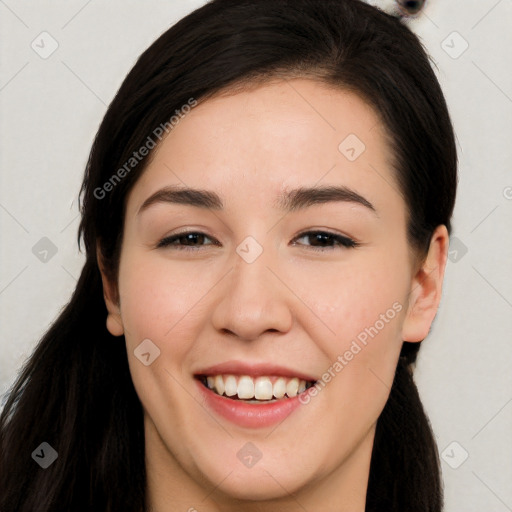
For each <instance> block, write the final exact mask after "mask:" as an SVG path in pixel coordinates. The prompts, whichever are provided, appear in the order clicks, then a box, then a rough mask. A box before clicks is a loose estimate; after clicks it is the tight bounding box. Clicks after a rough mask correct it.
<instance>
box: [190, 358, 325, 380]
mask: <svg viewBox="0 0 512 512" xmlns="http://www.w3.org/2000/svg"><path fill="white" fill-rule="evenodd" d="M194 374H195V375H249V376H250V377H260V376H262V375H266V376H269V377H271V376H274V375H275V376H277V377H289V378H293V377H297V378H299V379H302V380H305V381H313V382H314V381H316V380H317V378H316V377H312V376H311V375H307V374H305V373H302V372H300V371H298V370H293V369H291V368H285V367H284V366H277V365H273V364H268V363H244V362H242V361H226V362H224V363H220V364H216V365H213V366H209V367H208V368H203V369H200V370H198V371H196V372H194Z"/></svg>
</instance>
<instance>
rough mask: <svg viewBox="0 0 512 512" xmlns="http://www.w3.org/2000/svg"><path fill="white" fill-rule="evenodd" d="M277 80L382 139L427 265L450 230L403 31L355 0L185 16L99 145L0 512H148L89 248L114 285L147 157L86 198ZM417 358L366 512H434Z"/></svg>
mask: <svg viewBox="0 0 512 512" xmlns="http://www.w3.org/2000/svg"><path fill="white" fill-rule="evenodd" d="M275 76H284V77H300V76H309V77H315V78H317V79H318V80H321V81H323V82H326V83H329V84H334V85H335V86H337V87H339V88H341V89H345V90H350V91H353V92H355V93H357V94H359V95H360V96H361V97H362V98H364V99H365V100H366V101H367V102H368V103H369V104H370V105H371V106H372V107H373V108H374V109H375V111H376V112H377V113H378V114H379V115H380V116H381V119H382V120H383V122H384V124H385V126H386V128H387V130H388V132H389V134H390V138H391V143H392V148H393V154H394V171H395V173H396V179H397V182H398V184H399V186H400V189H401V192H402V194H403V197H404V199H405V202H406V205H407V209H408V214H409V219H408V220H409V222H408V236H409V241H410V244H411V246H413V247H414V248H416V249H417V251H418V252H419V253H420V254H425V251H426V249H427V247H428V243H429V240H430V237H431V235H432V233H433V231H434V229H435V228H436V227H437V226H438V225H440V224H444V225H446V226H447V227H448V229H450V218H451V215H452V210H453V206H454V201H455V191H456V180H457V177H456V173H457V171H456V167H457V157H456V148H455V142H454V134H453V129H452V125H451V122H450V118H449V114H448V110H447V107H446V104H445V100H444V97H443V94H442V92H441V88H440V86H439V83H438V81H437V79H436V77H435V74H434V72H433V71H432V69H431V67H430V64H429V59H428V56H427V54H426V52H425V51H424V49H423V47H422V45H421V44H420V42H419V40H418V38H417V37H416V36H415V35H414V34H413V33H412V32H411V31H410V30H409V29H408V28H407V27H406V26H404V25H403V24H402V23H401V22H400V21H399V20H397V19H395V18H393V17H391V16H388V15H386V14H384V13H382V12H380V11H378V10H377V9H375V8H373V7H370V6H368V5H366V4H364V3H362V2H360V1H359V0H258V1H254V0H213V1H211V2H209V3H207V4H206V5H204V6H203V7H201V8H200V9H197V10H196V11H194V12H193V13H191V14H190V15H188V16H186V17H185V18H183V19H182V20H181V21H179V22H178V23H177V24H176V25H174V26H173V27H171V28H170V29H169V30H168V31H166V32H165V33H164V34H163V35H162V36H160V37H159V38H158V39H157V41H155V42H154V43H153V44H152V45H151V47H150V48H149V49H148V50H146V51H145V52H144V53H143V54H142V55H141V57H140V58H139V60H138V61H137V63H136V64H135V66H134V67H133V69H132V70H131V71H130V73H129V74H128V76H127V77H126V79H125V80H124V82H123V84H122V85H121V88H120V89H119V91H118V93H117V95H116V97H115V98H114V100H113V101H112V103H111V105H110V106H109V108H108V111H107V113H106V115H105V117H104V119H103V122H102V124H101V126H100V128H99V131H98V133H97V135H96V138H95V141H94V145H93V147H92V150H91V153H90V157H89V161H88V164H87V169H86V173H85V177H84V181H83V185H82V190H81V193H82V195H81V198H82V202H81V209H82V220H81V224H80V229H79V234H78V238H79V244H80V240H81V239H83V242H84V244H85V249H86V258H87V259H86V263H85V266H84V268H83V271H82V274H81V276H80V279H79V281H78V284H77V287H76V289H75V291H74V293H73V296H72V298H71V300H70V302H69V304H68V305H67V306H66V307H65V308H64V310H63V311H62V313H61V314H60V316H59V317H58V319H57V320H56V321H55V323H54V324H53V325H52V326H51V328H50V329H49V331H48V332H47V333H46V334H45V335H44V337H43V338H42V340H41V341H40V342H39V344H38V346H37V347H36V349H35V351H34V353H33V354H32V356H31V357H30V358H29V359H28V361H27V362H26V364H25V366H24V369H23V371H22V372H21V373H20V375H19V377H18V379H17V381H16V382H15V384H14V386H13V387H12V389H11V391H10V394H9V398H8V400H7V402H6V404H5V407H4V410H3V412H2V415H1V417H0V510H1V511H2V512H11V511H17V512H34V511H40V512H50V511H55V510H66V511H73V512H79V511H94V512H106V511H112V512H119V511H123V512H142V511H144V510H145V500H146V492H145V489H146V475H145V461H144V433H143V413H142V407H141V404H140V401H139V399H138V397H137V394H136V393H135V390H134V387H133V384H132V381H131V377H130V372H129V369H128V362H127V354H126V348H125V346H124V344H123V343H122V341H120V340H119V339H116V338H114V337H112V336H111V335H110V334H109V332H108V331H107V330H106V327H105V318H106V308H105V304H104V300H103V290H102V283H101V279H100V273H99V269H98V262H97V260H96V249H97V247H98V246H99V247H100V248H101V251H102V254H103V255H104V258H105V265H106V271H107V273H108V275H109V276H110V277H111V279H112V281H113V282H117V268H118V264H119V254H120V247H121V241H122V240H121V236H122V232H123V219H124V207H125V202H126V197H127V194H128V192H129V191H130V190H131V188H132V187H133V185H134V183H135V182H136V181H137V179H138V178H139V176H140V175H141V173H142V172H143V170H144V168H145V165H146V163H147V157H145V158H142V159H141V160H140V162H138V163H137V165H134V166H133V168H130V172H127V173H124V174H123V178H122V179H120V180H119V181H118V182H116V184H115V186H114V187H112V189H111V190H109V191H108V193H106V194H99V193H98V189H101V188H102V187H103V186H104V184H105V183H106V182H107V181H108V180H109V179H111V177H112V176H113V175H114V174H115V173H117V171H118V169H120V168H122V166H123V165H125V163H126V162H127V161H128V160H129V158H130V157H131V156H132V155H133V152H134V151H137V150H138V149H139V148H140V147H141V146H143V145H144V143H145V141H146V140H147V137H148V136H150V135H151V134H152V133H153V132H154V130H155V128H156V127H158V126H160V125H161V124H163V123H166V122H168V121H169V119H170V118H171V117H172V116H173V115H174V114H175V111H176V110H177V109H178V110H179V109H180V108H181V106H182V105H184V104H186V103H187V102H188V100H189V99H190V98H195V99H196V100H198V101H200V100H201V99H204V98H207V97H208V96H209V95H211V94H214V93H215V92H218V91H221V90H222V89H224V88H226V87H228V86H232V85H235V84H239V83H244V82H245V83H246V82H249V83H250V82H251V81H255V80H263V81H264V80H266V79H267V78H271V77H275ZM100 196H101V197H100ZM419 347H420V344H417V343H416V344H409V343H404V345H403V349H402V353H401V357H400V360H399V363H398V367H397V370H396V375H395V379H394V383H393V386H392V389H391V392H390V396H389V399H388V401H387V403H386V405H385V407H384V410H383V411H382V414H381V415H380V417H379V419H378V423H377V428H376V436H375V441H374V448H373V452H372V459H371V467H370V475H369V485H368V491H367V503H366V511H367V512H377V511H379V512H381V511H383V510H385V511H386V512H412V511H414V512H427V511H428V512H439V511H440V510H441V508H442V483H441V477H440V466H439V460H438V452H437V447H436V443H435V440H434V437H433V434H432V431H431V427H430V424H429V421H428V419H427V416H426V415H425V412H424V410H423V407H422V404H421V401H420V398H419V396H418V392H417V389H416V386H415V384H414V381H413V378H412V368H413V366H414V363H415V360H416V356H417V352H418V349H419ZM42 442H48V443H49V444H50V445H51V446H52V447H53V448H55V450H56V451H57V452H58V459H57V460H56V461H55V462H54V463H53V464H52V465H51V466H50V467H49V468H47V469H41V468H40V467H39V466H38V465H37V464H35V462H34V461H33V460H32V459H31V456H30V454H31V452H32V450H34V449H35V448H36V447H37V446H38V445H40V444H41V443H42Z"/></svg>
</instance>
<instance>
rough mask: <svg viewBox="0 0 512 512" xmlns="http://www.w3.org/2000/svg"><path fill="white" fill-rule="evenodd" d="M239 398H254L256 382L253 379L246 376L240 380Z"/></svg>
mask: <svg viewBox="0 0 512 512" xmlns="http://www.w3.org/2000/svg"><path fill="white" fill-rule="evenodd" d="M238 398H242V399H249V398H254V381H253V380H252V379H251V377H247V376H246V375H244V376H243V377H240V379H238Z"/></svg>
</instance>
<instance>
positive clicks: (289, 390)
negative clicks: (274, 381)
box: [286, 378, 306, 397]
mask: <svg viewBox="0 0 512 512" xmlns="http://www.w3.org/2000/svg"><path fill="white" fill-rule="evenodd" d="M305 387H306V384H305V383H304V388H305ZM298 391H299V379H296V378H293V379H290V380H289V381H288V384H286V394H287V395H288V396H289V397H294V396H297V392H298Z"/></svg>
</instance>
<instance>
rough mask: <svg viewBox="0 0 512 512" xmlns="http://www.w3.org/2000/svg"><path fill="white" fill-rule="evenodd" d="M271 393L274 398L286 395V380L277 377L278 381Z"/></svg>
mask: <svg viewBox="0 0 512 512" xmlns="http://www.w3.org/2000/svg"><path fill="white" fill-rule="evenodd" d="M273 393H274V396H275V397H276V398H283V396H284V395H285V394H286V379H284V378H283V377H279V379H277V380H276V381H275V382H274V391H273Z"/></svg>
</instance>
